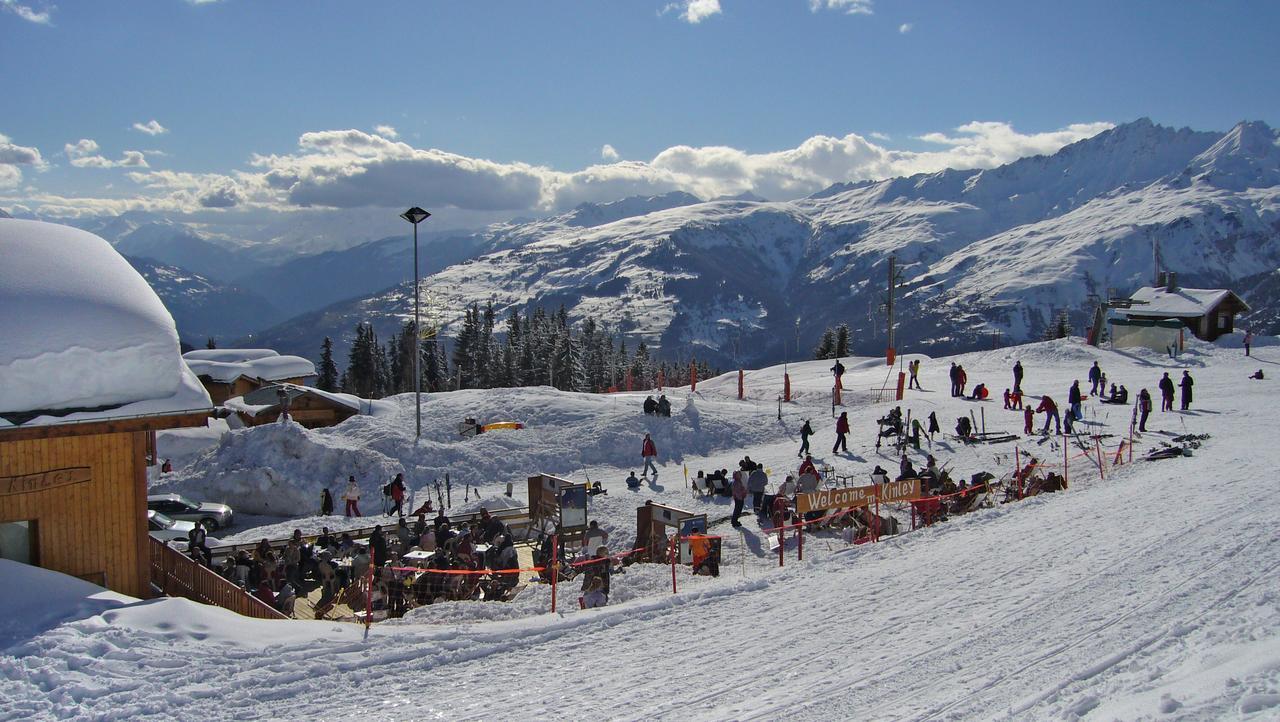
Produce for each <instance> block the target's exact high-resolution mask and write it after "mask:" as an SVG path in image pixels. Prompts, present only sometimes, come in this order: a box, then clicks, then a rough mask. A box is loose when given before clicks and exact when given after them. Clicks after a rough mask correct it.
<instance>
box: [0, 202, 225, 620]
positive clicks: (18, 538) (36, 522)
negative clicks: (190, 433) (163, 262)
mask: <svg viewBox="0 0 1280 722" xmlns="http://www.w3.org/2000/svg"><path fill="white" fill-rule="evenodd" d="M0 258H4V262H3V263H0V338H2V339H4V342H3V343H0V379H3V381H4V383H0V557H3V558H5V559H10V560H13V561H17V562H22V563H25V564H32V565H36V566H41V567H44V568H46V569H52V570H54V571H58V572H62V573H64V574H69V575H72V576H75V577H79V578H81V579H85V580H87V581H90V582H93V583H94V584H99V585H102V586H105V587H107V588H109V589H112V590H114V591H117V592H121V593H123V594H128V595H131V596H135V597H142V598H146V597H150V596H151V560H150V552H149V547H150V546H151V543H150V541H149V538H148V534H147V502H146V497H147V473H146V468H147V466H148V464H149V463H151V462H152V461H154V453H155V432H156V431H157V430H158V429H172V428H180V427H192V426H203V425H204V424H205V423H206V421H207V420H208V417H209V414H210V412H211V411H212V406H213V404H212V403H211V402H210V399H209V395H208V394H207V393H206V392H205V390H204V387H203V386H201V384H200V382H199V380H198V379H197V378H196V377H195V375H194V374H193V373H191V372H190V370H188V369H187V367H186V366H184V365H183V363H182V358H181V355H180V352H179V348H178V334H177V330H176V328H175V326H174V323H173V318H172V317H171V316H170V315H169V312H168V311H167V310H165V307H164V305H163V304H162V303H161V301H160V299H159V298H158V297H157V296H156V294H155V292H154V291H152V290H151V288H150V286H148V285H147V282H146V281H145V280H144V279H143V278H142V276H140V275H139V274H138V272H137V271H135V270H133V268H132V267H131V266H130V265H129V263H128V262H127V261H125V260H124V258H123V257H122V256H120V254H118V253H116V251H115V250H114V249H112V247H111V246H110V244H108V243H107V242H106V241H104V240H103V239H101V238H99V237H97V236H95V235H93V234H91V233H88V232H86V231H82V230H79V229H76V228H70V227H67V226H60V225H55V224H51V223H41V222H37V221H26V220H13V219H0Z"/></svg>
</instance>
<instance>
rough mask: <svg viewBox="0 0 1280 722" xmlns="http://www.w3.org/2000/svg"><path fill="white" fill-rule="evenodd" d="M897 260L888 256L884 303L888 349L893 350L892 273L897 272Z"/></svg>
mask: <svg viewBox="0 0 1280 722" xmlns="http://www.w3.org/2000/svg"><path fill="white" fill-rule="evenodd" d="M897 265H898V259H897V258H895V257H894V256H893V254H889V299H888V301H887V302H886V303H885V308H886V310H887V312H888V313H887V315H888V317H889V348H893V283H894V273H895V272H896V271H897Z"/></svg>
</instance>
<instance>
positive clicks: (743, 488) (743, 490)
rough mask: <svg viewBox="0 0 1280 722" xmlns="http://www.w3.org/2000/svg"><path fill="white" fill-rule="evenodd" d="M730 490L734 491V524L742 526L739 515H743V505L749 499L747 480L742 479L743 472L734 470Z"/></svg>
mask: <svg viewBox="0 0 1280 722" xmlns="http://www.w3.org/2000/svg"><path fill="white" fill-rule="evenodd" d="M729 491H730V492H732V493H733V525H734V526H735V527H739V526H742V522H740V521H738V517H740V516H742V505H743V503H745V502H746V500H747V482H745V481H743V480H742V472H741V471H735V472H733V483H732V484H730V485H729Z"/></svg>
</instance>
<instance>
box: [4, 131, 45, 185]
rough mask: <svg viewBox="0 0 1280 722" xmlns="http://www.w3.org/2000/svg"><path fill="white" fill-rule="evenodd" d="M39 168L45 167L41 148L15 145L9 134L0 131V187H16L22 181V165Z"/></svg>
mask: <svg viewBox="0 0 1280 722" xmlns="http://www.w3.org/2000/svg"><path fill="white" fill-rule="evenodd" d="M24 165H25V166H31V167H32V168H36V169H37V170H39V169H43V168H44V167H45V162H44V158H42V157H41V156H40V150H39V149H37V148H32V147H28V146H24V145H14V143H13V142H12V141H10V139H9V136H7V135H5V134H3V133H0V188H14V187H17V185H18V184H19V183H21V182H22V166H24Z"/></svg>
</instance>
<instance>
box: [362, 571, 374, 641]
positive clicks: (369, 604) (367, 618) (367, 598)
mask: <svg viewBox="0 0 1280 722" xmlns="http://www.w3.org/2000/svg"><path fill="white" fill-rule="evenodd" d="M368 584H369V590H368V593H367V594H365V595H364V628H365V630H366V631H368V629H369V625H370V624H372V623H373V562H372V560H371V561H370V563H369V581H368Z"/></svg>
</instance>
